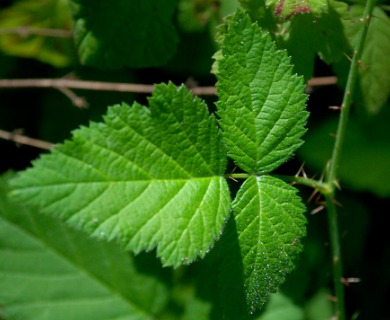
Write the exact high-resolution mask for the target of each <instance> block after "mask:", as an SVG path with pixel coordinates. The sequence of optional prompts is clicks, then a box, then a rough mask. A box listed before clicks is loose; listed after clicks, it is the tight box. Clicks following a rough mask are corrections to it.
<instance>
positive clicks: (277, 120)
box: [217, 12, 308, 174]
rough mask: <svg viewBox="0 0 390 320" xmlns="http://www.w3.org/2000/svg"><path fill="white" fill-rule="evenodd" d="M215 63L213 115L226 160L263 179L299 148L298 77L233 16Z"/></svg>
mask: <svg viewBox="0 0 390 320" xmlns="http://www.w3.org/2000/svg"><path fill="white" fill-rule="evenodd" d="M227 29H228V31H227V33H226V34H225V37H224V43H223V46H222V54H223V58H222V59H220V60H219V63H218V71H217V72H218V73H217V76H218V83H217V89H218V95H219V98H220V101H219V102H218V103H217V107H218V114H219V116H220V118H221V120H220V124H221V127H222V129H223V132H224V140H225V142H226V145H227V148H228V154H229V156H230V157H231V158H233V160H234V161H235V162H236V164H237V165H238V166H239V167H240V168H241V169H243V170H245V171H247V172H249V173H254V174H262V173H267V172H270V171H272V170H273V169H275V168H277V167H278V166H279V165H280V164H282V163H283V162H285V161H286V160H288V159H289V158H290V157H291V156H292V155H293V153H294V151H295V150H296V149H297V148H298V147H299V146H300V145H301V144H302V141H301V139H300V138H301V136H302V135H303V134H304V132H305V128H304V126H305V123H306V119H307V116H308V113H307V112H306V111H305V110H304V108H305V102H306V95H305V94H304V93H303V91H304V88H305V85H304V83H303V81H302V78H301V77H298V76H297V75H292V66H291V64H290V60H289V58H288V57H287V55H286V52H285V51H279V50H277V49H276V48H275V44H274V43H273V42H272V40H271V38H270V37H269V35H266V34H263V33H262V32H261V30H260V28H259V27H258V25H257V24H252V23H251V21H250V19H249V17H248V16H247V15H245V14H244V13H242V12H238V13H237V14H236V15H235V16H234V18H233V19H232V20H231V21H230V24H229V25H228V26H227Z"/></svg>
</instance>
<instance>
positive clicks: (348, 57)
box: [343, 52, 352, 62]
mask: <svg viewBox="0 0 390 320" xmlns="http://www.w3.org/2000/svg"><path fill="white" fill-rule="evenodd" d="M343 55H344V56H345V57H346V58H347V59H348V60H349V62H352V59H351V57H350V56H349V55H347V54H346V53H345V52H343Z"/></svg>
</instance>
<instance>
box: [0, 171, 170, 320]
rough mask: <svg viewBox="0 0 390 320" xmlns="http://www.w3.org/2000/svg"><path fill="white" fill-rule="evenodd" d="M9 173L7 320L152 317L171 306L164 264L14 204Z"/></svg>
mask: <svg viewBox="0 0 390 320" xmlns="http://www.w3.org/2000/svg"><path fill="white" fill-rule="evenodd" d="M8 176H9V175H8V174H7V175H6V177H0V275H1V276H0V287H1V290H0V301H1V305H2V307H1V311H0V314H1V316H2V318H3V317H4V319H9V320H13V319H15V320H16V319H28V320H52V319H56V320H69V319H72V320H85V319H95V320H107V319H121V320H135V319H137V320H147V319H152V318H156V315H157V314H159V313H160V312H161V310H162V309H164V308H165V305H166V304H167V301H168V298H169V291H168V286H167V284H166V283H165V281H164V280H162V279H163V278H167V276H168V275H169V272H168V273H167V272H166V271H167V270H164V271H162V269H161V266H160V263H159V261H158V260H156V259H154V258H153V257H151V256H150V255H149V256H146V255H144V256H138V257H135V258H134V257H131V256H130V255H129V254H128V253H127V252H125V251H123V250H121V249H120V248H119V247H118V246H116V245H115V244H112V243H105V242H101V241H96V240H94V239H91V238H90V237H88V236H87V235H85V234H83V233H80V232H77V231H75V230H73V229H71V228H69V227H67V226H65V225H64V224H63V223H61V222H60V221H58V220H57V219H54V218H51V217H48V216H45V215H42V214H39V213H38V212H37V211H34V210H29V209H27V208H26V207H24V206H21V205H20V204H17V203H15V202H12V201H10V200H9V199H7V198H6V193H7V186H6V180H7V179H8ZM151 258H152V259H151Z"/></svg>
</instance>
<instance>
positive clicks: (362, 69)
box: [358, 59, 367, 71]
mask: <svg viewBox="0 0 390 320" xmlns="http://www.w3.org/2000/svg"><path fill="white" fill-rule="evenodd" d="M358 65H359V69H360V70H361V71H365V70H366V69H367V66H366V65H365V64H364V63H363V61H362V60H360V59H359V60H358Z"/></svg>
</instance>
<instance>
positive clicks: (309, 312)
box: [305, 289, 334, 320]
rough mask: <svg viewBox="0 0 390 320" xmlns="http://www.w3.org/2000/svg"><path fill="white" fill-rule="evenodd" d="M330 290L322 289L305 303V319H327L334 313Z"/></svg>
mask: <svg viewBox="0 0 390 320" xmlns="http://www.w3.org/2000/svg"><path fill="white" fill-rule="evenodd" d="M329 295H330V292H328V291H327V290H326V289H323V290H321V291H319V292H317V294H315V295H314V296H313V297H312V298H311V299H310V300H309V301H308V302H307V304H306V305H305V320H328V319H331V318H332V316H333V315H334V311H333V303H332V301H330V299H329Z"/></svg>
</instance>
